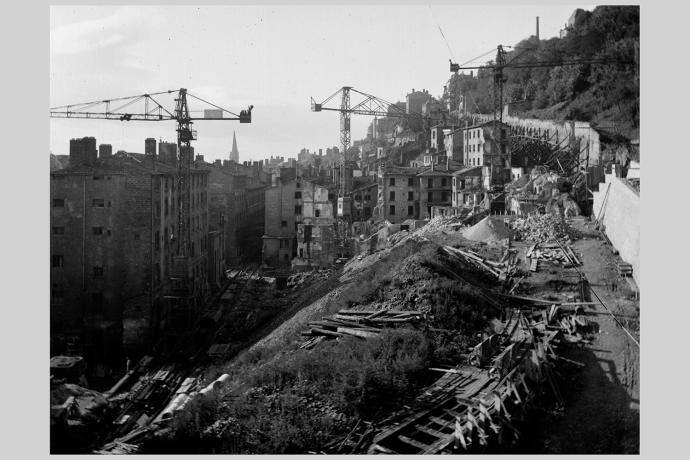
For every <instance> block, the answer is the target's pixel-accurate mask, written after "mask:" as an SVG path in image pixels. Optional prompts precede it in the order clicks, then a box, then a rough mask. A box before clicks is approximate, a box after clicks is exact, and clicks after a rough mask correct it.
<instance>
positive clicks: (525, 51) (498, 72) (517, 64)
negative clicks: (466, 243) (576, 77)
mask: <svg viewBox="0 0 690 460" xmlns="http://www.w3.org/2000/svg"><path fill="white" fill-rule="evenodd" d="M506 48H515V49H519V50H522V51H521V52H520V53H518V54H517V55H516V56H514V57H513V58H512V59H511V60H510V61H507V60H506V53H505V51H504V50H503V45H498V46H497V48H496V60H495V62H494V63H492V64H491V63H490V64H487V65H482V66H460V65H458V64H456V63H453V62H452V61H451V62H450V71H451V72H453V73H457V72H458V71H459V70H471V69H492V71H493V75H492V77H493V110H492V112H493V122H492V125H491V157H492V159H491V166H490V183H491V185H499V186H500V185H503V172H501V175H500V176H499V180H497V179H496V177H495V173H494V166H502V167H503V168H506V169H507V168H510V152H502V151H501V150H500V145H499V141H500V139H501V137H500V136H499V133H501V132H502V131H501V130H502V128H503V85H504V83H505V81H506V80H505V78H504V77H503V69H506V68H512V69H525V68H535V67H558V66H566V65H585V64H587V65H610V64H612V63H614V62H615V63H629V64H634V62H627V61H616V60H612V59H608V58H606V59H605V58H590V59H582V58H572V57H571V58H569V59H568V60H564V59H563V55H562V54H561V55H559V56H558V57H557V58H551V59H550V60H545V61H541V62H537V63H534V62H525V61H524V59H525V58H526V57H528V56H531V55H532V54H530V53H529V52H532V51H543V52H552V53H554V54H556V53H560V52H558V51H555V50H547V49H536V48H521V47H510V46H506ZM486 54H489V53H486ZM506 153H507V158H506V157H504V155H505V154H506Z"/></svg>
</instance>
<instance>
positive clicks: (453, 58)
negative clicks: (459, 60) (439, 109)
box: [429, 5, 494, 107]
mask: <svg viewBox="0 0 690 460" xmlns="http://www.w3.org/2000/svg"><path fill="white" fill-rule="evenodd" d="M429 10H430V11H431V16H432V17H433V18H434V21H435V22H436V26H437V27H438V31H439V32H441V37H443V41H444V42H445V43H446V46H447V47H448V52H449V53H450V57H451V59H452V60H453V61H455V56H453V51H452V50H451V49H450V45H449V44H448V40H446V36H445V35H444V34H443V30H441V26H440V25H439V23H438V20H437V19H436V15H435V14H434V10H433V9H432V8H431V5H429ZM493 52H494V50H491V51H489V52H488V53H484V54H482V55H481V56H479V57H476V58H474V59H472V60H471V61H467V62H465V63H464V64H462V65H465V64H468V63H470V62H473V61H475V60H477V59H480V58H482V57H484V56H486V55H487V54H489V53H493ZM462 83H463V84H464V85H465V89H466V90H467V92H468V93H469V95H470V97H471V98H472V102H474V106H475V107H479V106H478V104H477V101H476V100H475V99H474V96H473V95H472V92H471V91H470V89H469V88H468V86H467V83H465V80H464V79H463V80H462Z"/></svg>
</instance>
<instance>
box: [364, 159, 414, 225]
mask: <svg viewBox="0 0 690 460" xmlns="http://www.w3.org/2000/svg"><path fill="white" fill-rule="evenodd" d="M417 174H419V169H417V168H405V167H401V166H386V167H382V168H379V174H378V177H377V184H378V199H377V205H376V211H375V212H374V215H375V216H377V217H378V218H381V219H383V220H387V221H389V222H390V223H392V224H399V223H402V222H403V221H405V220H407V219H418V218H419V212H420V209H419V181H418V179H417Z"/></svg>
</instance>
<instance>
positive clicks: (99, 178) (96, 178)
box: [93, 176, 103, 180]
mask: <svg viewBox="0 0 690 460" xmlns="http://www.w3.org/2000/svg"><path fill="white" fill-rule="evenodd" d="M93 180H103V176H93Z"/></svg>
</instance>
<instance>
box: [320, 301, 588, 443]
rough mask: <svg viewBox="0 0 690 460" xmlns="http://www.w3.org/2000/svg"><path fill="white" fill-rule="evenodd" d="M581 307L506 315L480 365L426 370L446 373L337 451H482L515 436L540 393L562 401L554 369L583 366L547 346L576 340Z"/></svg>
mask: <svg viewBox="0 0 690 460" xmlns="http://www.w3.org/2000/svg"><path fill="white" fill-rule="evenodd" d="M573 307H575V308H573ZM581 310H582V307H581V305H577V306H571V305H563V304H561V305H550V306H548V305H545V306H535V307H529V308H521V309H513V310H510V311H508V312H507V318H506V320H505V322H504V323H503V326H504V327H503V328H496V330H500V332H497V333H496V334H494V335H491V336H488V337H485V339H484V340H483V341H482V343H480V344H479V345H478V346H476V347H474V349H473V355H474V356H475V357H476V358H477V362H479V363H480V364H479V365H476V366H468V365H459V366H457V367H455V368H452V369H435V368H434V369H431V370H432V371H436V372H443V373H444V376H443V377H441V378H440V379H439V380H438V381H436V382H435V383H434V384H433V385H431V386H430V387H428V388H427V389H426V390H425V391H424V392H423V393H422V394H421V395H420V396H419V397H418V398H417V399H416V400H415V401H414V402H412V403H410V404H408V405H405V406H402V407H401V408H400V409H399V410H396V411H395V412H392V413H391V414H388V415H387V416H386V417H385V418H382V419H380V420H379V421H377V422H376V423H375V424H374V423H372V424H371V425H370V428H369V429H368V432H367V437H366V439H365V442H362V439H360V440H357V439H351V438H350V439H346V440H345V441H343V443H342V445H341V446H340V452H342V453H348V452H349V453H357V451H358V450H362V451H363V450H364V449H366V452H367V453H368V454H435V453H440V452H442V451H445V452H451V453H459V452H462V451H468V452H480V451H481V449H483V448H484V447H485V446H486V445H487V444H488V443H490V442H493V441H495V442H498V443H499V444H501V443H504V442H505V441H506V440H508V439H509V438H508V437H512V436H517V434H518V430H517V428H516V427H515V426H514V422H516V421H521V420H524V417H525V415H526V411H527V409H528V408H529V407H530V405H531V402H532V400H533V399H534V398H535V397H536V396H537V395H539V394H541V393H542V391H541V390H542V389H543V388H546V389H548V390H550V392H551V393H552V394H553V397H554V399H555V401H556V402H557V404H559V405H560V404H562V403H563V397H562V394H561V393H560V390H559V388H558V385H557V382H556V379H555V375H554V372H553V368H554V366H555V364H556V363H557V362H567V363H570V364H574V365H576V366H579V367H582V366H583V365H582V364H581V363H577V362H575V361H571V360H567V359H564V358H561V357H559V356H558V355H556V353H555V351H554V348H553V346H552V344H554V343H558V342H563V341H564V340H563V338H564V337H567V336H573V337H575V336H574V335H573V334H577V330H578V329H579V328H580V327H582V324H585V323H586V322H585V321H581V319H580V318H579V316H582V315H580V314H579V313H582V311H581ZM565 341H569V340H565ZM353 431H355V430H353ZM360 431H361V430H360ZM353 446H354V447H353ZM343 447H344V448H343ZM328 453H330V452H328Z"/></svg>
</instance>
